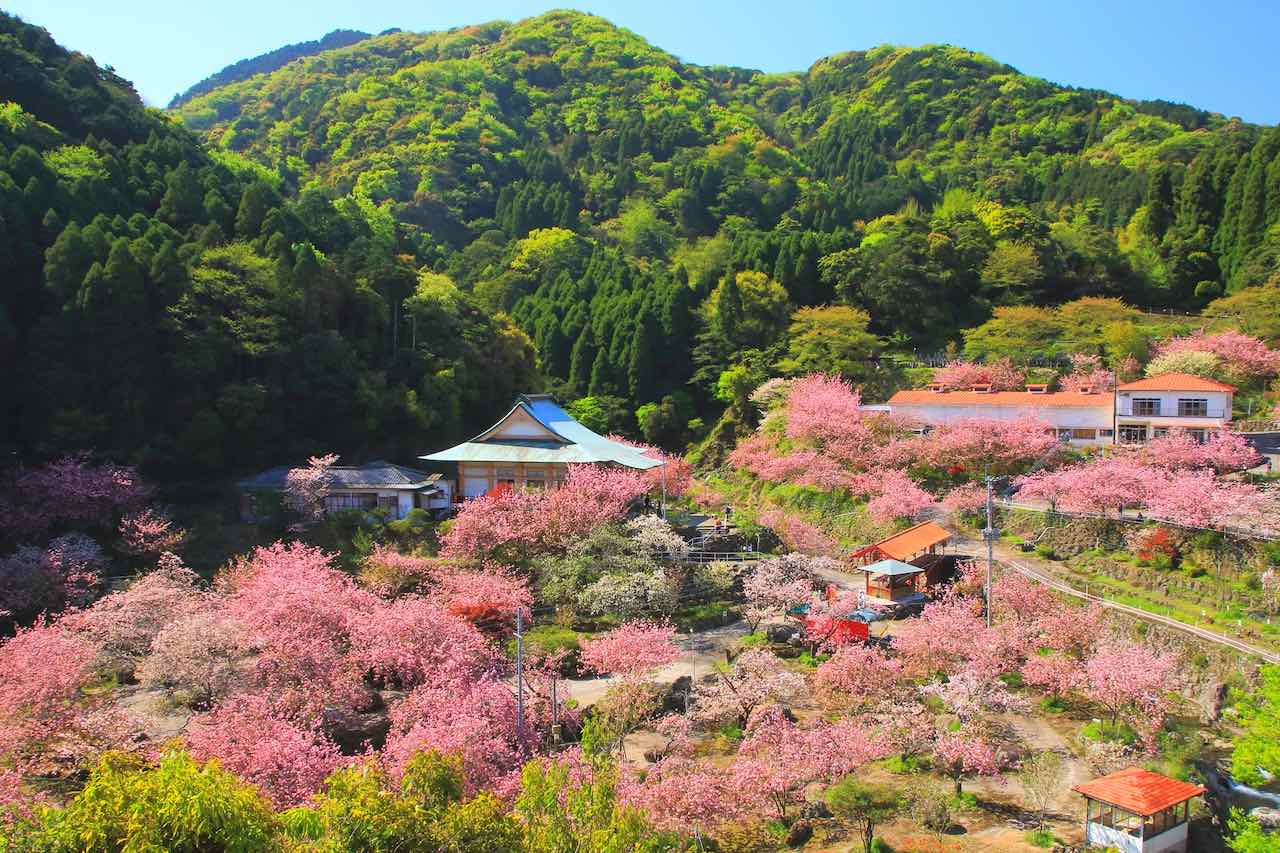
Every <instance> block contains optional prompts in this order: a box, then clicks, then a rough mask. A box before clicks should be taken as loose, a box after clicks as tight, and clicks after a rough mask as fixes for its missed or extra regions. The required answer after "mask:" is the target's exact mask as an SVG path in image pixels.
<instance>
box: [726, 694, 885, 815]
mask: <svg viewBox="0 0 1280 853" xmlns="http://www.w3.org/2000/svg"><path fill="white" fill-rule="evenodd" d="M889 752H890V745H889V742H888V740H887V739H886V738H884V737H883V736H882V735H880V734H878V733H872V732H870V731H868V730H866V729H864V728H862V727H861V726H860V725H859V724H858V723H857V722H855V721H853V720H842V721H840V722H838V723H827V724H819V725H817V726H814V727H812V728H808V729H804V728H800V727H798V726H797V725H795V724H794V723H792V722H791V721H790V720H788V719H787V718H786V717H785V716H784V715H783V713H782V709H781V708H779V707H778V706H776V705H768V706H764V707H761V708H759V709H757V710H756V711H755V712H754V713H752V715H751V718H750V720H749V722H748V724H747V728H746V738H745V739H744V740H743V742H742V745H741V746H740V747H739V748H738V754H737V755H736V756H735V757H734V761H733V765H732V770H731V778H732V780H733V788H734V790H736V791H737V792H738V795H739V796H740V797H742V798H743V799H744V800H746V801H747V802H750V803H754V804H757V807H764V808H767V809H769V810H770V811H771V812H772V815H773V816H774V817H776V818H777V819H779V820H783V821H785V820H786V819H787V815H788V808H789V807H790V806H792V805H795V804H799V803H802V802H804V792H805V788H807V787H808V786H809V785H811V784H812V783H814V782H831V781H833V780H835V779H836V778H838V777H840V776H844V775H846V774H848V773H851V772H852V771H854V770H856V769H857V768H858V767H861V766H862V765H863V764H866V763H867V762H869V761H874V760H876V759H878V758H883V757H884V756H886V755H888V754H889Z"/></svg>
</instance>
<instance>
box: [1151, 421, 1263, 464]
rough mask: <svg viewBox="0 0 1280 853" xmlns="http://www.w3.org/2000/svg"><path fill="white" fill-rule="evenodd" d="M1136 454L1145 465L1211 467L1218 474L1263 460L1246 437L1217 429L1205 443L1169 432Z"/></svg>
mask: <svg viewBox="0 0 1280 853" xmlns="http://www.w3.org/2000/svg"><path fill="white" fill-rule="evenodd" d="M1137 454H1138V455H1139V458H1140V459H1141V460H1142V461H1143V462H1145V463H1146V464H1148V465H1154V466H1159V467H1161V468H1212V469H1214V470H1215V471H1218V472H1227V471H1240V470H1243V469H1245V468H1252V467H1253V466H1255V465H1257V464H1258V463H1259V462H1260V461H1261V460H1262V457H1261V456H1259V455H1258V452H1257V451H1256V450H1254V449H1253V446H1252V445H1250V444H1249V442H1248V441H1246V440H1245V438H1244V436H1242V435H1241V434H1240V433H1237V432H1231V431H1230V430H1216V431H1214V432H1213V433H1212V434H1211V435H1210V436H1209V437H1208V438H1207V439H1206V440H1205V441H1203V442H1198V441H1196V440H1195V439H1194V438H1192V437H1191V434H1190V433H1188V432H1187V431H1186V430H1182V429H1175V430H1170V431H1169V432H1168V433H1167V434H1165V435H1163V436H1159V437H1157V438H1153V439H1152V440H1151V441H1149V442H1147V443H1146V444H1145V445H1142V446H1141V447H1140V448H1138V449H1137Z"/></svg>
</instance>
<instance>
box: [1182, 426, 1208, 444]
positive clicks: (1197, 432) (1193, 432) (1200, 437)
mask: <svg viewBox="0 0 1280 853" xmlns="http://www.w3.org/2000/svg"><path fill="white" fill-rule="evenodd" d="M1187 435H1189V436H1191V438H1192V439H1193V440H1194V441H1195V443H1196V444H1204V441H1205V439H1206V438H1207V437H1208V432H1207V431H1205V430H1202V429H1189V430H1187Z"/></svg>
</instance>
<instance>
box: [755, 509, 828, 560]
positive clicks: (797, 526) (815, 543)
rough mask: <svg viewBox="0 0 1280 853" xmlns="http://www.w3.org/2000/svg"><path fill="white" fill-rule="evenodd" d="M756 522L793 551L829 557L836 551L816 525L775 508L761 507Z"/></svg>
mask: <svg viewBox="0 0 1280 853" xmlns="http://www.w3.org/2000/svg"><path fill="white" fill-rule="evenodd" d="M756 520H757V521H759V522H760V524H762V525H764V526H765V527H768V528H769V529H770V530H772V531H773V532H774V533H775V534H776V535H777V537H778V538H779V539H781V540H782V542H783V544H784V545H786V546H787V547H788V548H790V549H791V550H793V551H800V552H801V553H804V554H813V555H818V556H830V555H832V554H834V553H835V552H836V550H837V547H836V543H835V541H834V540H833V539H832V538H831V537H830V536H828V535H827V534H825V533H823V532H822V530H820V529H819V528H818V527H817V526H816V525H814V524H810V523H809V522H807V521H805V520H804V519H803V518H800V517H799V516H798V515H795V514H794V513H789V512H787V511H785V510H783V509H779V508H778V507H776V506H766V507H762V508H761V509H760V511H759V513H758V514H757V516H756Z"/></svg>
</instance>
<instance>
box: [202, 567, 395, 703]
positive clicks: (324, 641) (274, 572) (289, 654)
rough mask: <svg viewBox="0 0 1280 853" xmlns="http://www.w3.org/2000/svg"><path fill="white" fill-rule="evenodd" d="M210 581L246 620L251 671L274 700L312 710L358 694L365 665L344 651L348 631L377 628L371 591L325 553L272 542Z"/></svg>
mask: <svg viewBox="0 0 1280 853" xmlns="http://www.w3.org/2000/svg"><path fill="white" fill-rule="evenodd" d="M216 586H217V588H218V590H219V591H220V592H221V593H222V594H223V595H224V596H225V599H226V605H225V606H226V612H227V615H228V616H230V617H231V618H233V619H235V620H236V621H238V622H239V623H240V624H241V625H243V626H244V628H245V636H244V641H245V644H246V646H247V647H250V648H253V649H256V650H257V652H258V660H257V667H256V668H257V677H258V679H259V681H260V683H261V685H262V687H263V688H264V689H265V690H267V691H268V692H269V693H270V694H271V695H272V697H273V699H274V701H275V702H276V703H277V705H278V707H281V708H284V709H288V710H290V711H293V712H303V711H305V712H308V713H315V712H317V711H318V710H319V709H320V708H321V707H323V706H324V705H325V704H327V703H330V702H341V703H353V702H356V701H358V699H359V697H360V696H361V695H362V688H361V677H362V675H363V669H362V668H361V666H360V663H359V662H357V661H356V660H353V659H352V657H351V656H350V655H349V654H348V650H349V648H350V647H351V635H352V632H353V630H356V629H363V630H365V631H372V630H375V628H371V627H369V626H368V624H367V621H366V620H367V617H368V616H369V615H370V614H371V613H372V612H373V610H374V609H375V605H376V604H377V598H376V597H375V596H373V595H372V594H371V593H369V592H366V591H364V590H362V589H360V588H359V587H357V586H356V585H355V583H354V582H353V581H352V579H351V577H350V576H349V575H347V574H346V573H344V572H342V571H340V570H338V569H337V568H335V567H334V565H333V562H332V557H331V556H330V555H329V554H326V553H324V552H323V551H321V550H320V549H318V548H314V547H311V546H309V545H303V544H301V543H293V544H291V545H285V544H283V543H280V542H277V543H275V544H274V545H271V546H268V547H262V548H256V549H254V551H253V552H252V553H251V554H250V555H249V556H248V557H247V558H242V559H240V560H237V561H236V562H235V563H233V564H232V565H231V566H230V567H229V568H228V569H227V570H226V571H224V572H223V573H222V574H221V575H220V576H219V577H218V578H217V581H216ZM378 624H381V623H378ZM374 647H375V648H377V647H376V646H374ZM367 649H368V646H366V650H367ZM378 662H379V663H380V664H382V663H386V661H385V660H384V659H378Z"/></svg>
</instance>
